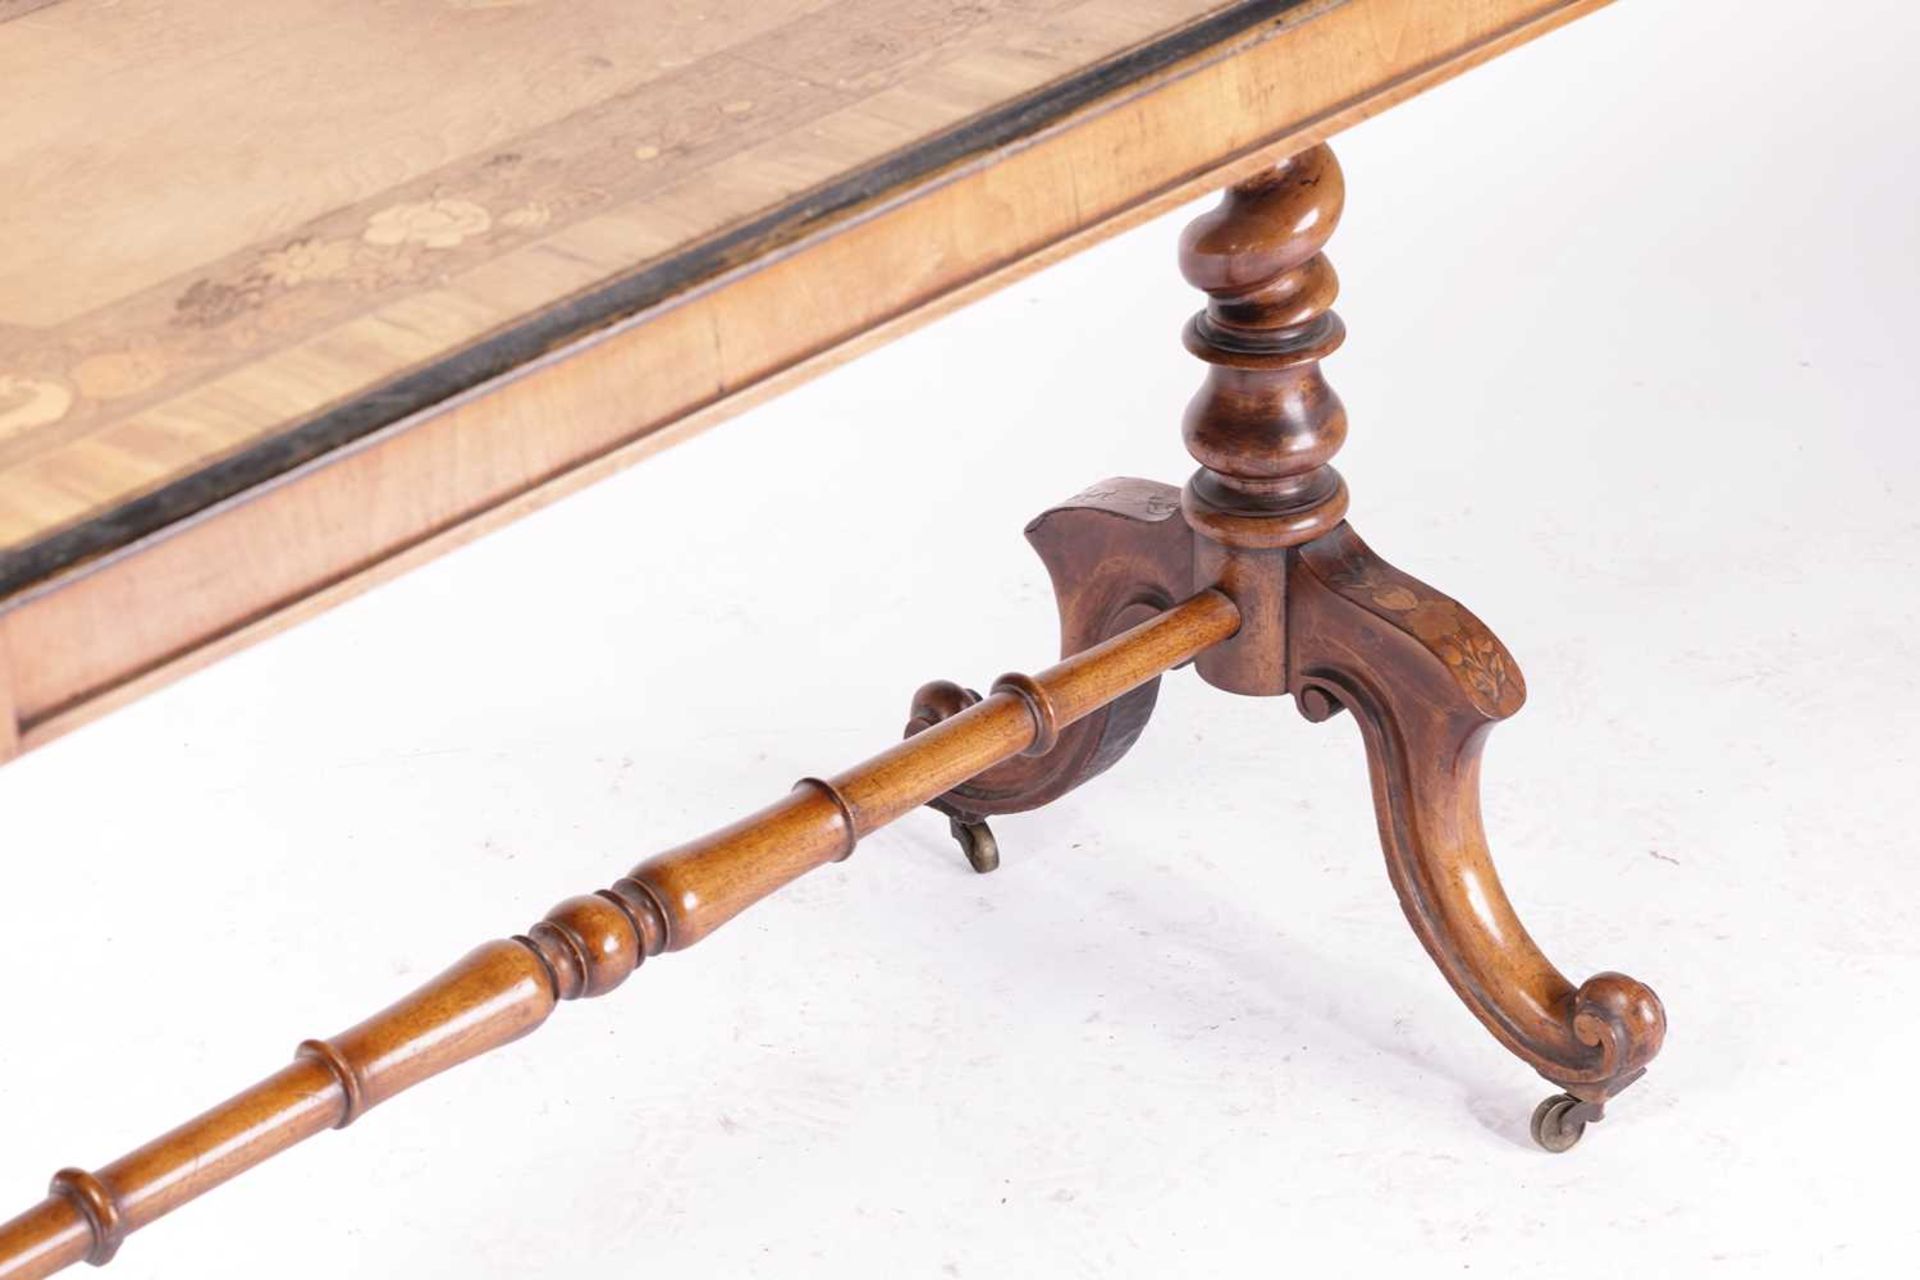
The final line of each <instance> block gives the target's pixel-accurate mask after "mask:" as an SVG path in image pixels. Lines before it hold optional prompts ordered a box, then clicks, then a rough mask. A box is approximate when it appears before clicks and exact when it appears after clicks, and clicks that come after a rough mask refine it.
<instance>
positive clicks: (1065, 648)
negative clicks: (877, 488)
mask: <svg viewBox="0 0 1920 1280" xmlns="http://www.w3.org/2000/svg"><path fill="white" fill-rule="evenodd" d="M1179 512H1180V493H1179V490H1177V489H1174V488H1172V487H1171V486H1169V485H1164V484H1156V483H1154V482H1152V481H1150V480H1125V479H1117V480H1106V481H1102V482H1101V483H1099V484H1097V485H1094V486H1092V487H1091V488H1088V489H1086V490H1084V491H1083V492H1081V493H1080V494H1078V495H1076V496H1075V497H1073V498H1071V499H1069V500H1068V501H1066V502H1064V503H1061V504H1060V505H1059V506H1057V507H1053V508H1051V509H1049V510H1048V511H1046V512H1045V513H1043V514H1042V515H1040V516H1039V517H1038V518H1037V519H1035V520H1034V521H1033V522H1032V523H1031V524H1029V525H1028V526H1027V540H1028V541H1029V542H1031V543H1032V544H1033V547H1034V549H1035V550H1036V551H1038V552H1039V553H1040V558H1041V560H1043V561H1044V562H1045V563H1046V566H1047V573H1048V575H1049V576H1050V577H1051V578H1052V580H1053V590H1054V598H1055V600H1056V602H1057V603H1058V605H1059V609H1060V652H1061V654H1062V655H1063V656H1066V655H1071V654H1075V653H1079V652H1080V651H1081V650H1083V649H1089V648H1092V647H1093V646H1094V645H1095V644H1098V643H1099V642H1100V641H1102V640H1105V639H1106V638H1107V637H1109V636H1113V635H1117V634H1119V633H1120V632H1121V631H1124V630H1126V629H1127V628H1128V627H1130V626H1133V625H1134V624H1136V623H1138V622H1140V621H1141V620H1143V619H1145V618H1149V617H1152V616H1153V615H1154V614H1156V613H1159V612H1161V611H1162V610H1164V609H1166V608H1168V607H1169V606H1171V605H1172V603H1173V602H1174V601H1175V600H1178V599H1180V598H1182V597H1184V596H1185V595H1186V594H1187V593H1188V592H1189V591H1190V590H1191V589H1192V587H1191V584H1192V581H1193V538H1192V537H1191V535H1190V534H1189V533H1188V531H1187V529H1186V527H1185V525H1184V524H1183V523H1182V522H1181V521H1180V519H1179V518H1178V517H1179ZM1159 688H1160V682H1159V681H1158V680H1150V681H1148V682H1147V683H1146V684H1144V685H1142V686H1141V687H1140V688H1138V689H1135V690H1134V691H1133V692H1132V693H1129V694H1128V695H1127V696H1126V697H1124V698H1120V699H1118V700H1116V701H1114V702H1112V703H1110V704H1108V705H1107V706H1104V707H1102V708H1100V710H1098V711H1096V712H1094V713H1093V714H1092V715H1090V716H1087V717H1086V718H1085V719H1083V720H1081V721H1079V722H1078V723H1076V724H1073V725H1071V726H1068V727H1066V728H1065V729H1063V730H1061V731H1060V734H1059V736H1058V740H1057V741H1056V742H1053V743H1050V744H1048V745H1047V748H1046V750H1044V751H1036V752H1031V753H1028V754H1024V755H1021V756H1018V757H1016V758H1014V759H1012V760H1009V761H1007V762H1006V763H1005V764H1001V765H996V766H995V767H994V768H992V769H988V770H986V771H985V772H984V773H981V774H980V775H978V776H977V777H974V778H972V779H969V780H968V781H966V782H964V783H962V784H961V785H960V786H957V787H955V788H953V789H952V790H951V791H948V792H946V793H945V794H943V795H941V796H940V797H939V798H938V799H937V800H935V801H934V802H933V806H934V807H935V808H936V809H938V810H940V812H942V813H945V814H947V815H949V816H950V817H953V818H956V819H958V820H960V821H961V822H962V823H966V822H977V821H979V820H980V819H982V818H986V817H989V816H991V815H993V814H999V813H1019V812H1021V811H1023V810H1027V809H1035V808H1038V807H1039V806H1041V805H1043V804H1048V803H1050V802H1052V801H1054V800H1057V799H1059V798H1060V797H1061V796H1063V795H1065V794H1066V793H1067V792H1068V791H1071V790H1072V789H1073V788H1075V787H1077V786H1079V785H1081V784H1082V783H1084V782H1086V781H1088V780H1089V779H1091V778H1095V777H1097V776H1099V775H1100V774H1101V773H1104V772H1105V771H1106V770H1107V769H1109V768H1111V767H1112V766H1113V765H1114V764H1115V762H1117V761H1118V760H1119V759H1120V757H1121V756H1123V755H1125V754H1126V753H1127V751H1128V749H1130V748H1131V747H1132V746H1133V744H1134V742H1135V741H1137V740H1138V739H1139V737H1140V734H1141V732H1142V731H1143V730H1144V729H1145V728H1146V726H1147V720H1148V718H1149V717H1150V716H1152V714H1153V704H1154V699H1155V697H1156V696H1157V695H1158V693H1159ZM977 701H979V695H978V694H976V693H974V692H973V691H972V690H969V689H963V688H961V687H960V686H959V685H956V684H954V683H952V682H951V681H946V680H938V681H934V682H932V683H930V684H927V685H923V686H922V687H921V688H920V689H919V690H918V691H917V692H915V694H914V696H913V707H912V711H911V712H910V716H909V719H908V721H907V730H906V731H907V733H908V734H910V735H911V734H915V733H919V732H921V731H922V730H924V729H926V728H928V727H930V726H932V725H934V724H937V723H939V722H940V721H942V720H945V719H947V718H949V717H951V716H954V715H957V714H958V713H959V712H961V711H962V710H964V709H965V708H967V707H969V706H971V705H973V704H974V703H975V702H977Z"/></svg>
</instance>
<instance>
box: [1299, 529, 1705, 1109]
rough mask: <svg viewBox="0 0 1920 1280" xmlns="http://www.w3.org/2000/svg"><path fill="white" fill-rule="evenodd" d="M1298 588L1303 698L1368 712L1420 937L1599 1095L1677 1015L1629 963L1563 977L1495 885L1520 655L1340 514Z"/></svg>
mask: <svg viewBox="0 0 1920 1280" xmlns="http://www.w3.org/2000/svg"><path fill="white" fill-rule="evenodd" d="M1288 596H1289V605H1290V616H1289V627H1290V629H1291V639H1292V645H1293V659H1292V672H1291V677H1292V684H1293V690H1294V694H1295V697H1296V699H1297V701H1298V703H1299V706H1300V709H1301V711H1302V713H1303V714H1305V715H1306V716H1307V717H1308V718H1309V719H1312V720H1324V719H1326V718H1328V717H1329V716H1331V715H1332V714H1334V712H1336V711H1338V710H1341V709H1345V710H1348V711H1351V712H1353V714H1354V718H1355V719H1356V720H1358V721H1359V723H1360V729H1361V734H1362V737H1363V738H1364V739H1365V742H1366V748H1367V762H1368V767H1369V772H1370V774H1371V777H1372V782H1373V794H1374V804H1375V807H1376V809H1377V810H1378V814H1379V819H1380V841H1381V843H1382V845H1384V846H1385V848H1386V853H1387V869H1388V872H1389V874H1390V875H1391V877H1392V880H1393V887H1394V889H1395V891H1396V892H1398V893H1399V895H1400V904H1401V906H1402V907H1403V908H1405V910H1406V913H1407V919H1408V921H1409V922H1410V923H1411V924H1412V925H1413V931H1414V933H1415V934H1416V935H1418V936H1419V938H1420V942H1421V944H1422V945H1423V946H1425V947H1426V949H1427V953H1428V954H1429V955H1431V956H1432V957H1433V959H1434V963H1435V964H1437V965H1439V967H1440V971H1441V972H1442V973H1443V974H1445V975H1446V978H1447V981H1448V982H1449V983H1451V984H1452V986H1453V989H1454V990H1455V991H1456V992H1458V993H1459V995H1460V998H1461V999H1462V1000H1464V1001H1465V1002H1466V1004H1467V1007H1468V1008H1470V1009H1472V1010H1473V1012H1474V1014H1475V1016H1477V1017H1478V1018H1479V1019H1480V1021H1481V1022H1482V1023H1484V1024H1485V1025H1486V1027H1487V1029H1488V1030H1489V1031H1491V1032H1492V1033H1493V1034H1494V1037H1495V1038H1496V1039H1498V1040H1499V1041H1500V1043H1501V1044H1503V1045H1505V1046H1506V1047H1507V1048H1508V1049H1510V1050H1512V1051H1513V1052H1514V1053H1515V1054H1517V1055H1518V1056H1519V1057H1520V1058H1521V1059H1523V1060H1524V1061H1525V1062H1526V1063H1527V1064H1528V1065H1530V1066H1532V1067H1533V1068H1534V1069H1535V1070H1537V1071H1539V1073H1540V1074H1541V1075H1543V1076H1545V1077H1546V1078H1547V1079H1548V1080H1551V1081H1553V1082H1554V1083H1555V1084H1557V1085H1560V1086H1561V1087H1562V1088H1564V1089H1566V1090H1567V1091H1568V1092H1569V1093H1571V1094H1573V1095H1574V1096H1576V1097H1578V1098H1581V1099H1583V1100H1585V1101H1587V1102H1589V1103H1592V1104H1596V1105H1597V1104H1602V1103H1604V1102H1605V1101H1606V1100H1607V1099H1608V1098H1610V1097H1612V1096H1613V1095H1614V1094H1616V1093H1618V1092H1619V1091H1620V1090H1621V1089H1624V1088H1625V1087H1626V1086H1627V1085H1629V1084H1631V1083H1633V1081H1634V1080H1636V1079H1638V1078H1639V1076H1640V1074H1641V1073H1642V1072H1643V1071H1645V1069H1646V1066H1647V1064H1648V1063H1649V1062H1651V1061H1652V1060H1653V1056H1654V1055H1655V1054H1656V1053H1658V1052H1659V1051H1660V1045H1661V1042H1662V1041H1663V1040H1664V1039H1665V1037H1666V1025H1667V1024H1666V1011H1665V1010H1664V1008H1663V1007H1662V1006H1661V1004H1660V998H1659V997H1658V996H1656V995H1655V994H1654V993H1653V992H1652V990H1650V989H1649V988H1648V987H1647V986H1646V985H1645V984H1643V983H1640V982H1637V981H1635V980H1634V979H1632V978H1629V977H1626V976H1625V975H1623V974H1618V973H1601V974H1596V975H1595V976H1593V977H1591V978H1589V979H1588V980H1587V981H1586V982H1584V983H1582V984H1581V985H1580V986H1578V987H1575V986H1574V985H1573V984H1572V983H1571V982H1569V981H1567V979H1566V978H1564V977H1562V976H1561V974H1560V971H1559V970H1558V969H1556V968H1554V966H1553V964H1552V963H1551V962H1550V961H1548V959H1547V958H1546V956H1545V955H1544V954H1542V952H1541V950H1540V948H1539V947H1538V945H1536V944H1535V943H1534V941H1533V938H1532V937H1531V936H1530V935H1529V934H1528V933H1527V930H1526V926H1524V925H1523V924H1521V923H1520V918H1519V916H1518V915H1517V914H1516V913H1515V912H1514V909H1513V904H1512V903H1511V902H1509V901H1508V899H1507V894H1506V891H1505V890H1504V889H1503V888H1502V887H1501V885H1500V878H1499V876H1498V875H1497V874H1496V873H1495V871H1494V866H1493V859H1492V855H1491V854H1490V853H1489V852H1488V849H1487V836H1486V831H1485V828H1484V826H1483V824H1482V822H1481V818H1480V755H1481V750H1482V747H1483V746H1484V744H1485V742H1486V737H1487V733H1488V731H1489V730H1490V729H1491V728H1492V727H1493V726H1494V725H1495V724H1497V723H1499V722H1500V721H1501V720H1504V719H1506V718H1507V717H1508V716H1510V715H1512V714H1513V713H1514V712H1516V711H1518V710H1519V709H1520V704H1521V703H1522V702H1523V701H1525V700H1526V685H1525V683H1524V682H1523V681H1522V679H1521V676H1520V668H1519V666H1518V665H1517V664H1516V663H1515V662H1514V660H1513V656H1512V655H1511V654H1509V653H1508V652H1507V650H1506V647H1505V646H1504V645H1502V644H1501V643H1500V641H1499V640H1497V639H1495V638H1494V636H1493V633H1492V632H1490V631H1488V630H1487V628H1486V627H1485V626H1484V625H1482V623H1481V622H1480V620H1479V619H1478V618H1476V617H1474V616H1473V615H1472V614H1471V613H1469V612H1467V610H1466V609H1464V608H1462V607H1461V606H1460V605H1459V604H1458V603H1456V602H1455V601H1453V600H1450V599H1448V598H1447V597H1446V596H1444V595H1441V594H1440V593H1439V592H1437V591H1435V590H1433V589H1432V588H1431V587H1429V586H1427V585H1425V584H1424V583H1422V582H1419V581H1417V580H1416V579H1414V578H1411V577H1409V576H1407V575H1406V574H1404V573H1401V572H1400V571H1398V570H1397V569H1394V568H1393V567H1392V566H1390V565H1388V564H1387V563H1386V562H1385V561H1383V560H1381V559H1379V558H1378V557H1377V556H1375V555H1374V554H1373V552H1372V551H1371V550H1369V549H1368V548H1367V546H1366V544H1365V543H1363V542H1361V541H1360V539H1359V537H1357V536H1356V535H1355V534H1354V532H1353V531H1352V530H1351V529H1349V528H1347V527H1346V526H1345V525H1344V524H1343V525H1341V526H1339V527H1338V528H1336V529H1334V530H1333V531H1332V532H1330V533H1328V534H1326V535H1325V536H1323V537H1321V538H1319V539H1316V540H1315V541H1313V542H1310V543H1308V544H1307V545H1306V546H1304V547H1302V548H1300V550H1299V552H1298V554H1297V555H1296V556H1295V557H1294V561H1293V572H1292V575H1291V577H1290V578H1289V582H1288ZM1590 1114H1591V1115H1592V1116H1593V1117H1595V1118H1597V1116H1598V1115H1599V1112H1598V1111H1597V1110H1595V1111H1593V1112H1591V1113H1590Z"/></svg>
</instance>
